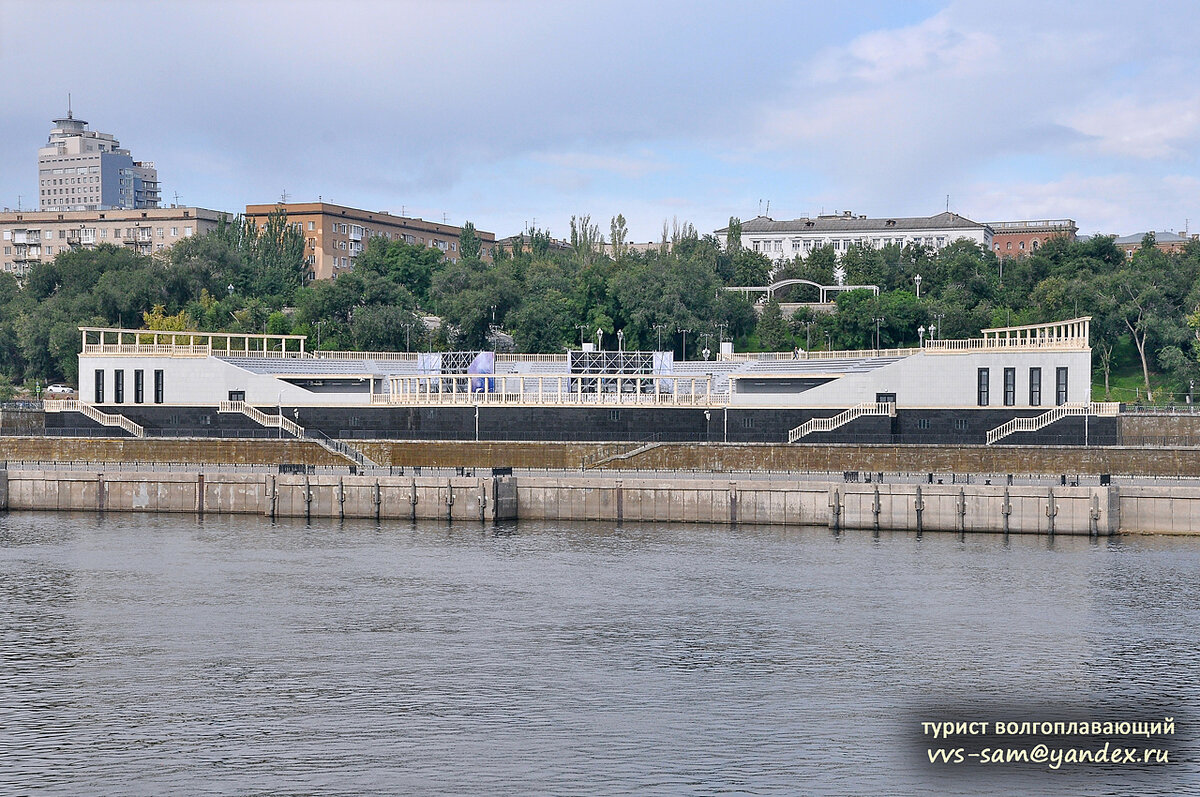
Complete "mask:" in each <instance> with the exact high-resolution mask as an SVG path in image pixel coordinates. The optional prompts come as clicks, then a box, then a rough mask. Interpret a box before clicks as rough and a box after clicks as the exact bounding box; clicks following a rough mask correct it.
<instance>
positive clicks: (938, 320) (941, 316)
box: [929, 313, 946, 338]
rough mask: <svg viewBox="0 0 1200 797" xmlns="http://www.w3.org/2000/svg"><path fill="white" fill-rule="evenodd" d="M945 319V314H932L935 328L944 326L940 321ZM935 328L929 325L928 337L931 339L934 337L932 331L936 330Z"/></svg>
mask: <svg viewBox="0 0 1200 797" xmlns="http://www.w3.org/2000/svg"><path fill="white" fill-rule="evenodd" d="M945 317H946V314H945V313H934V314H933V318H934V320H935V321H937V326H944V325H943V324H942V319H943V318H945ZM936 328H937V327H935V326H934V325H933V324H930V325H929V337H931V338H933V337H934V334H933V331H934V329H936Z"/></svg>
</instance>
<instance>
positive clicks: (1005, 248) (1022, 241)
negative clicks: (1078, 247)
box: [988, 219, 1079, 257]
mask: <svg viewBox="0 0 1200 797" xmlns="http://www.w3.org/2000/svg"><path fill="white" fill-rule="evenodd" d="M988 226H989V227H991V228H992V251H993V252H995V253H996V256H997V257H1021V256H1022V255H1028V254H1032V253H1034V252H1036V251H1037V250H1038V249H1039V248H1041V247H1042V246H1045V245H1046V244H1047V243H1049V242H1050V239H1051V238H1055V237H1060V236H1061V237H1064V238H1066V239H1067V240H1068V241H1074V240H1075V237H1076V235H1077V234H1078V233H1079V227H1078V226H1076V224H1075V222H1074V221H1073V220H1072V219H1031V220H1028V221H990V222H988Z"/></svg>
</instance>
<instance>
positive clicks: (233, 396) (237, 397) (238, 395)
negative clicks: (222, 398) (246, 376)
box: [229, 390, 246, 401]
mask: <svg viewBox="0 0 1200 797" xmlns="http://www.w3.org/2000/svg"><path fill="white" fill-rule="evenodd" d="M229 400H230V401H245V400H246V391H244V390H231V391H229Z"/></svg>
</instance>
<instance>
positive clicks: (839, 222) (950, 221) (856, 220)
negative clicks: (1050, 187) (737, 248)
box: [717, 212, 987, 234]
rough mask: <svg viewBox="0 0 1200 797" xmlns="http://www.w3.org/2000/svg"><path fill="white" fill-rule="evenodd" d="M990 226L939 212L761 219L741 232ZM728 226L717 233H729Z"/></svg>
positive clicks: (763, 217)
mask: <svg viewBox="0 0 1200 797" xmlns="http://www.w3.org/2000/svg"><path fill="white" fill-rule="evenodd" d="M986 226H987V225H985V224H981V223H980V222H977V221H971V220H970V219H968V218H965V217H963V216H960V215H958V214H957V213H950V212H944V213H938V214H937V215H936V216H904V217H896V218H874V219H872V218H867V217H866V216H855V215H853V214H851V213H846V214H843V215H841V216H817V217H816V218H815V219H810V218H799V219H792V220H791V221H775V220H774V219H772V218H770V217H768V216H759V217H757V218H754V219H750V220H749V221H744V222H742V233H743V234H745V233H755V232H781V233H789V232H874V231H877V230H878V231H885V230H889V229H893V228H894V229H897V230H945V229H963V230H979V229H983V228H984V227H986ZM728 231H729V228H728V227H723V228H721V229H719V230H717V233H718V234H721V233H725V232H728Z"/></svg>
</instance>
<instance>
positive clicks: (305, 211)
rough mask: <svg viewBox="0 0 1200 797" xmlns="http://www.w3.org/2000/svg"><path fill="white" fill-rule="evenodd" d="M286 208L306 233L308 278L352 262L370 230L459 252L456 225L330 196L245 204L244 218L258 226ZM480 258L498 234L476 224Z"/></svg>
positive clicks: (449, 253) (329, 275) (330, 274)
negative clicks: (339, 201)
mask: <svg viewBox="0 0 1200 797" xmlns="http://www.w3.org/2000/svg"><path fill="white" fill-rule="evenodd" d="M280 207H282V208H283V209H284V210H285V211H286V212H287V218H288V223H289V224H291V225H293V226H294V227H295V228H296V229H298V230H299V231H300V232H301V233H302V234H303V235H304V242H305V263H306V264H307V266H308V272H307V278H308V279H310V280H314V279H333V278H335V277H337V276H338V274H342V273H344V272H346V271H349V270H350V269H352V268H353V267H354V258H356V257H357V256H358V255H359V254H361V253H362V251H363V250H364V249H366V247H367V241H369V240H370V239H371V237H372V236H376V235H377V236H382V237H384V238H388V239H390V240H394V241H405V242H407V243H410V244H417V245H420V246H428V247H432V248H434V249H440V250H441V251H442V252H443V253H445V256H446V257H447V258H448V259H450V260H451V261H457V260H458V258H459V257H460V256H461V253H460V251H459V240H458V239H459V235H460V234H461V232H462V229H461V228H460V227H454V226H452V225H449V224H438V223H437V222H432V221H425V220H424V219H414V218H408V217H407V216H393V215H392V214H390V213H388V212H386V211H370V210H359V209H358V208H349V207H344V206H342V205H333V204H330V203H328V202H292V203H288V204H270V205H247V206H246V218H247V219H248V220H250V221H253V222H254V223H256V224H258V225H259V227H260V228H261V227H263V226H264V225H265V224H266V223H267V218H268V217H269V216H270V215H271V213H272V212H274V211H275V209H276V208H280ZM475 234H476V236H478V237H479V241H480V244H481V245H482V248H483V258H484V259H485V260H490V259H491V256H492V248H493V247H494V246H495V245H496V235H495V234H494V233H490V232H484V231H483V230H476V231H475Z"/></svg>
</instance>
